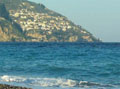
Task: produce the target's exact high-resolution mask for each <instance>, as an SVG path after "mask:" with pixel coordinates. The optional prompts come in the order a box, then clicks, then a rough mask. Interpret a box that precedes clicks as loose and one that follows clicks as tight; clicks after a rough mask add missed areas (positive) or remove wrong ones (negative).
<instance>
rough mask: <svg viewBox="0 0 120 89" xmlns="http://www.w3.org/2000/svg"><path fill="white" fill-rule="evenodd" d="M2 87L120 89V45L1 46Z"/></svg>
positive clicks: (42, 44)
mask: <svg viewBox="0 0 120 89" xmlns="http://www.w3.org/2000/svg"><path fill="white" fill-rule="evenodd" d="M0 84H9V85H15V86H24V87H28V88H33V89H120V43H54V42H53V43H37V42H36V43H34V42H33V43H25V42H21V43H19V42H15V43H14V42H1V43H0Z"/></svg>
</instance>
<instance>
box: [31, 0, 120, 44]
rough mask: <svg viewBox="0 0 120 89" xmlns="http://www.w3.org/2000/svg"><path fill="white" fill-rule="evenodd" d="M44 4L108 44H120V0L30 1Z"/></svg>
mask: <svg viewBox="0 0 120 89" xmlns="http://www.w3.org/2000/svg"><path fill="white" fill-rule="evenodd" d="M30 1H34V2H37V3H42V4H44V5H45V6H46V7H48V8H49V9H51V10H54V11H56V12H59V13H61V14H63V15H65V16H66V17H68V18H69V19H70V20H72V21H73V22H74V23H76V24H78V25H81V26H82V27H83V28H85V29H87V30H88V31H90V32H91V33H92V34H93V35H94V36H96V37H98V38H101V39H102V40H103V41H106V42H120V0H30Z"/></svg>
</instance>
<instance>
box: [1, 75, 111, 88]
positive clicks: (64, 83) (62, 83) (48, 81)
mask: <svg viewBox="0 0 120 89" xmlns="http://www.w3.org/2000/svg"><path fill="white" fill-rule="evenodd" d="M0 80H1V81H4V82H16V83H26V84H29V85H34V86H35V85H37V86H41V87H90V86H100V87H102V86H104V87H105V86H108V85H102V84H98V83H92V82H87V81H80V82H79V81H75V80H71V79H61V78H25V77H18V76H8V75H4V76H1V77H0ZM108 87H111V86H110V85H109V86H108Z"/></svg>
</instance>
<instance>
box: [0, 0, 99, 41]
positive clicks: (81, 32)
mask: <svg viewBox="0 0 120 89" xmlns="http://www.w3.org/2000/svg"><path fill="white" fill-rule="evenodd" d="M0 2H1V3H4V4H5V6H6V8H7V10H8V11H9V13H10V17H11V19H12V20H13V21H14V22H16V23H18V24H19V25H20V26H21V28H22V31H23V33H24V35H25V37H26V41H30V42H31V41H35V42H41V41H42V42H98V41H99V40H98V39H96V38H95V37H94V36H93V35H92V34H91V33H90V32H88V31H87V30H85V29H83V28H82V27H81V26H78V25H75V24H74V23H73V22H71V21H70V20H68V19H67V18H66V17H65V16H63V15H61V14H59V13H56V12H54V11H52V10H49V9H48V8H47V7H45V6H44V5H43V4H37V3H34V2H30V1H27V0H0Z"/></svg>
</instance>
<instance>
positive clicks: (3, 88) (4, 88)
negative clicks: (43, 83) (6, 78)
mask: <svg viewBox="0 0 120 89" xmlns="http://www.w3.org/2000/svg"><path fill="white" fill-rule="evenodd" d="M0 89H32V88H26V87H19V86H12V85H7V84H0Z"/></svg>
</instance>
